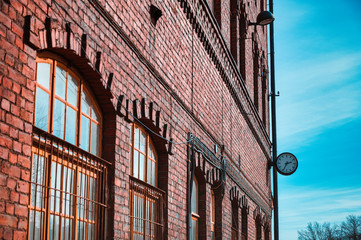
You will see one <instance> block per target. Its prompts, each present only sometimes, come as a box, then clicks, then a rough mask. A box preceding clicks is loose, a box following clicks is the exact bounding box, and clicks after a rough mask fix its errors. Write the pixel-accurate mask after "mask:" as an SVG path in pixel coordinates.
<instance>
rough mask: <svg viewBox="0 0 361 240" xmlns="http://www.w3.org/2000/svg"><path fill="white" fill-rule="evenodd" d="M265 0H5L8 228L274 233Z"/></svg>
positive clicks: (4, 213)
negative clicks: (260, 17) (260, 20)
mask: <svg viewBox="0 0 361 240" xmlns="http://www.w3.org/2000/svg"><path fill="white" fill-rule="evenodd" d="M266 4H267V3H266V1H264V0H256V1H254V0H208V1H206V0H150V1H141V0H134V1H133V0H132V1H130V0H128V1H104V0H79V1H74V0H67V1H53V0H45V1H39V0H36V1H24V0H3V1H1V2H0V8H1V11H0V20H1V21H0V45H1V46H0V73H1V74H0V93H1V94H0V104H1V105H0V109H1V112H0V129H1V135H0V239H112V238H114V239H242V240H243V239H270V238H271V231H270V227H271V223H270V219H271V212H272V196H271V190H270V173H269V170H268V167H267V162H268V160H269V159H270V147H271V143H270V140H269V120H268V119H269V111H268V70H267V69H268V65H267V62H268V59H267V28H266V27H263V26H250V25H249V21H252V22H254V21H255V19H256V16H257V14H258V13H259V12H261V11H263V10H265V9H266Z"/></svg>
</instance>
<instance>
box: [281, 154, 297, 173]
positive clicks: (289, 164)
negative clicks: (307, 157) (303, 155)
mask: <svg viewBox="0 0 361 240" xmlns="http://www.w3.org/2000/svg"><path fill="white" fill-rule="evenodd" d="M297 167H298V160H297V158H296V157H295V155H293V154H292V153H288V152H285V153H281V154H280V155H278V157H277V159H276V168H277V171H278V172H279V173H281V174H283V175H291V174H292V173H294V172H295V171H296V169H297Z"/></svg>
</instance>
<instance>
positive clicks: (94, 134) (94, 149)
mask: <svg viewBox="0 0 361 240" xmlns="http://www.w3.org/2000/svg"><path fill="white" fill-rule="evenodd" d="M91 124H92V128H91V138H90V139H91V147H90V152H91V153H92V154H94V155H99V126H98V125H97V124H96V123H94V122H92V123H91Z"/></svg>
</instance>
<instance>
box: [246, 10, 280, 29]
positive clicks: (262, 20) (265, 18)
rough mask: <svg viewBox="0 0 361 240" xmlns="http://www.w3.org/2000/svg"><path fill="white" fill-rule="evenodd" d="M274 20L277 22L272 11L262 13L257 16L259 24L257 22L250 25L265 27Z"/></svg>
mask: <svg viewBox="0 0 361 240" xmlns="http://www.w3.org/2000/svg"><path fill="white" fill-rule="evenodd" d="M274 20H275V17H274V16H273V14H272V13H271V12H270V11H262V12H260V13H259V14H258V16H257V22H255V23H252V22H249V25H261V26H265V25H268V24H270V23H272V22H273V21H274Z"/></svg>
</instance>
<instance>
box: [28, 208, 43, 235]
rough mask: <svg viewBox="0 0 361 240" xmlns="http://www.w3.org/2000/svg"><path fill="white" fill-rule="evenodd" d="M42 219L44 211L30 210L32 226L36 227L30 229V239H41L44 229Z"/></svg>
mask: <svg viewBox="0 0 361 240" xmlns="http://www.w3.org/2000/svg"><path fill="white" fill-rule="evenodd" d="M34 215H35V216H34ZM42 219H44V215H43V214H42V212H37V211H36V212H35V211H30V226H34V227H32V228H30V229H29V240H38V239H41V234H42V231H43V225H42Z"/></svg>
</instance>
